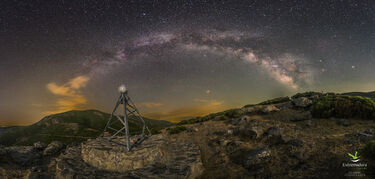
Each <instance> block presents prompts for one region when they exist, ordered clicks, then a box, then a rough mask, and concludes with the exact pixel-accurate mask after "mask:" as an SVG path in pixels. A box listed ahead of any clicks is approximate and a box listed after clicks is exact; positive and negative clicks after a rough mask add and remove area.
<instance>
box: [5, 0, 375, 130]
mask: <svg viewBox="0 0 375 179" xmlns="http://www.w3.org/2000/svg"><path fill="white" fill-rule="evenodd" d="M0 44H1V45H0V84H1V87H0V114H1V115H0V126H8V125H26V124H32V123H34V122H36V121H38V120H40V119H41V118H42V117H43V116H45V115H48V114H54V113H58V112H64V111H68V110H73V109H99V110H102V111H105V112H110V111H111V110H112V108H113V107H114V105H115V101H116V99H117V97H118V95H119V94H118V92H117V87H118V86H119V85H120V84H126V85H127V88H128V89H129V95H130V96H131V98H132V99H133V101H134V102H135V103H136V105H137V106H138V108H139V109H140V112H141V113H142V114H144V115H145V116H147V117H151V118H154V119H165V120H171V121H178V120H181V119H186V118H189V117H191V116H199V115H204V114H207V113H210V112H217V111H222V110H225V109H229V108H233V107H241V106H243V105H245V104H251V103H257V102H260V101H262V100H266V99H269V98H273V97H279V96H286V95H292V94H294V93H297V92H302V91H323V92H347V91H374V90H375V81H374V79H375V72H374V69H375V51H374V47H375V1H373V0H358V1H354V0H352V1H349V0H348V1H346V0H341V1H340V0H336V1H330V0H324V1H323V0H322V1H308V0H303V1H302V0H293V1H286V0H279V1H277V0H272V1H267V0H258V1H255V0H252V1H234V0H228V1H223V0H212V1H208V0H206V1H193V0H186V1H180V0H171V1H167V0H165V1H162V0H149V1H140V0H132V1H127V0H121V1H120V0H118V1H110V0H98V1H94V0H71V1H68V0H45V1H40V0H39V1H38V0H29V1H22V0H14V1H7V0H2V1H1V2H0Z"/></svg>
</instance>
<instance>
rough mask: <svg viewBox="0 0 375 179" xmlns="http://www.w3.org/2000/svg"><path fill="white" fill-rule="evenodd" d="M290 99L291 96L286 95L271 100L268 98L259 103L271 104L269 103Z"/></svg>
mask: <svg viewBox="0 0 375 179" xmlns="http://www.w3.org/2000/svg"><path fill="white" fill-rule="evenodd" d="M288 101H290V98H289V97H288V96H285V97H279V98H274V99H270V100H267V101H263V102H261V103H259V104H260V105H269V104H278V103H284V102H288ZM249 107H250V106H249Z"/></svg>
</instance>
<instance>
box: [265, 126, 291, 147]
mask: <svg viewBox="0 0 375 179" xmlns="http://www.w3.org/2000/svg"><path fill="white" fill-rule="evenodd" d="M264 135H265V136H266V137H267V141H268V142H269V143H270V144H283V143H286V142H287V141H288V138H287V137H285V136H284V134H283V132H282V130H281V129H280V128H279V127H270V128H268V129H267V131H266V132H265V133H264Z"/></svg>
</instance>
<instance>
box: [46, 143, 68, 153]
mask: <svg viewBox="0 0 375 179" xmlns="http://www.w3.org/2000/svg"><path fill="white" fill-rule="evenodd" d="M63 147H64V144H63V143H61V142H60V141H53V142H51V143H50V144H48V146H47V147H46V148H45V149H44V151H43V155H53V154H56V153H57V152H59V151H60V150H61V149H62V148H63Z"/></svg>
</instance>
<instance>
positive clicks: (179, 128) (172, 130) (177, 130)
mask: <svg viewBox="0 0 375 179" xmlns="http://www.w3.org/2000/svg"><path fill="white" fill-rule="evenodd" d="M183 131H186V127H185V126H174V127H170V128H167V132H168V134H178V133H181V132H183Z"/></svg>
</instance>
